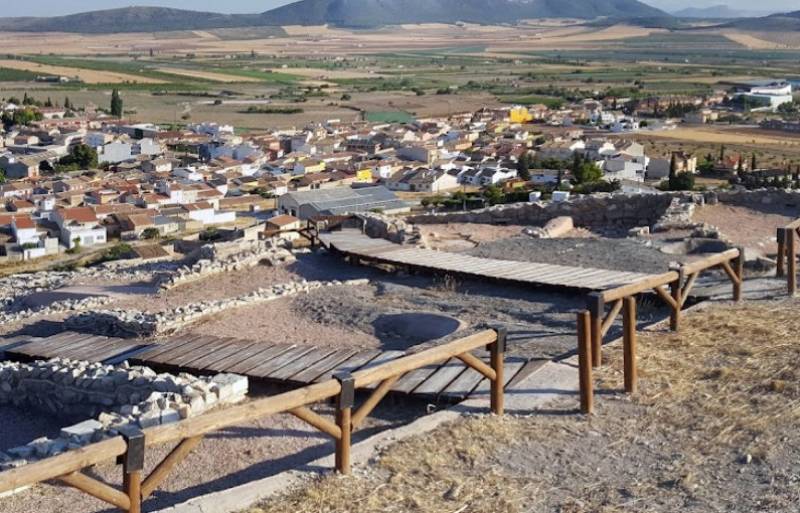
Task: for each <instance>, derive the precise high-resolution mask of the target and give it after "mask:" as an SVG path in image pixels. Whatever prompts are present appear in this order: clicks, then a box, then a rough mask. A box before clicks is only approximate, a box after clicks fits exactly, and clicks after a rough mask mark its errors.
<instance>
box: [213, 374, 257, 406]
mask: <svg viewBox="0 0 800 513" xmlns="http://www.w3.org/2000/svg"><path fill="white" fill-rule="evenodd" d="M211 384H212V390H213V391H215V392H216V393H217V397H218V399H219V400H220V401H222V402H226V401H229V400H230V399H232V398H241V397H244V396H245V395H247V390H248V385H249V383H248V381H247V378H246V377H244V376H239V375H236V374H218V375H216V376H214V377H213V378H212V379H211Z"/></svg>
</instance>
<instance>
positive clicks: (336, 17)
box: [264, 0, 664, 27]
mask: <svg viewBox="0 0 800 513" xmlns="http://www.w3.org/2000/svg"><path fill="white" fill-rule="evenodd" d="M657 15H664V13H663V12H662V11H660V10H658V9H656V8H654V7H650V6H648V5H645V4H643V3H642V2H639V1H638V0H302V1H299V2H295V3H292V4H289V5H285V6H283V7H278V8H277V9H274V10H272V11H270V12H267V13H265V14H264V16H265V17H266V18H267V19H268V20H269V21H270V22H273V23H276V24H279V25H298V24H299V25H317V24H324V23H330V24H334V25H340V26H350V27H371V26H380V25H390V24H400V23H433V22H439V23H455V22H459V21H463V22H473V23H513V22H516V21H519V20H521V19H525V18H579V19H594V18H597V17H601V16H608V17H626V18H627V17H636V16H657Z"/></svg>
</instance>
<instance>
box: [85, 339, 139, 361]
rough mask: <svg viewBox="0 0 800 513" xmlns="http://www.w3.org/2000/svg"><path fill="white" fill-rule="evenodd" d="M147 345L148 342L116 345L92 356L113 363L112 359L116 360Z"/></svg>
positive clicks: (97, 359)
mask: <svg viewBox="0 0 800 513" xmlns="http://www.w3.org/2000/svg"><path fill="white" fill-rule="evenodd" d="M145 347H147V344H131V345H127V346H116V347H114V348H109V349H107V350H106V351H104V352H102V353H97V354H95V355H93V356H92V358H94V359H95V360H96V361H98V362H102V363H111V362H110V361H111V360H115V359H117V358H120V357H122V356H124V355H125V354H127V353H130V352H133V351H136V350H137V349H144V348H145Z"/></svg>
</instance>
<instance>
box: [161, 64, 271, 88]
mask: <svg viewBox="0 0 800 513" xmlns="http://www.w3.org/2000/svg"><path fill="white" fill-rule="evenodd" d="M158 71H163V72H164V73H170V74H172V75H180V76H182V77H190V78H200V79H203V80H211V81H212V82H222V83H227V84H232V83H235V82H259V80H258V79H257V78H251V77H240V76H235V75H226V74H225V73H214V72H213V71H199V70H191V69H181V68H167V67H162V68H158Z"/></svg>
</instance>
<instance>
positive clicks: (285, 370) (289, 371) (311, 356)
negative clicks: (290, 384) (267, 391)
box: [267, 347, 336, 381]
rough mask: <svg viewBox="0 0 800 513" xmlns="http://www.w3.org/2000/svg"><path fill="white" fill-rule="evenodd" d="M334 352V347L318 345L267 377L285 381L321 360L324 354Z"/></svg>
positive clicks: (328, 354) (327, 354)
mask: <svg viewBox="0 0 800 513" xmlns="http://www.w3.org/2000/svg"><path fill="white" fill-rule="evenodd" d="M334 352H336V349H334V348H332V347H319V348H316V349H314V350H312V351H311V352H308V353H306V354H304V355H303V356H302V357H300V358H297V359H296V360H294V361H292V362H291V363H289V365H286V366H284V367H282V368H280V369H279V370H277V371H276V372H273V373H272V374H270V375H269V376H267V377H268V378H269V379H274V380H281V381H286V380H287V379H289V378H290V377H292V376H294V375H295V374H297V373H298V372H300V371H302V370H303V369H307V368H308V367H310V366H312V365H314V364H315V363H317V362H318V361H320V360H322V359H323V358H325V357H326V356H330V355H331V354H332V353H334Z"/></svg>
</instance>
